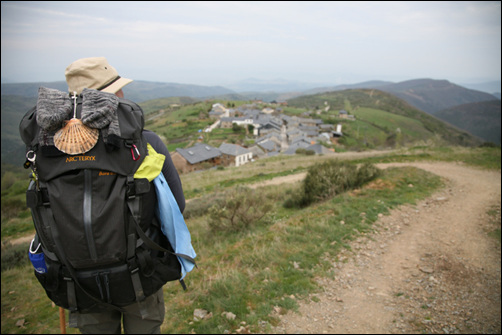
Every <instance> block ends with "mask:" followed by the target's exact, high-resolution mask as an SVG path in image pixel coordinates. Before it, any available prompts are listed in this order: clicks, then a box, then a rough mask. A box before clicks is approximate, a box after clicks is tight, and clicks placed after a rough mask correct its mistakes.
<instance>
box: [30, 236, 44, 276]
mask: <svg viewBox="0 0 502 335" xmlns="http://www.w3.org/2000/svg"><path fill="white" fill-rule="evenodd" d="M28 255H29V257H30V261H31V264H33V267H34V268H35V271H37V272H38V273H46V272H47V265H46V264H45V255H44V253H43V252H42V248H41V244H40V242H38V241H37V242H36V241H35V238H34V239H33V240H32V241H31V243H30V249H29V253H28Z"/></svg>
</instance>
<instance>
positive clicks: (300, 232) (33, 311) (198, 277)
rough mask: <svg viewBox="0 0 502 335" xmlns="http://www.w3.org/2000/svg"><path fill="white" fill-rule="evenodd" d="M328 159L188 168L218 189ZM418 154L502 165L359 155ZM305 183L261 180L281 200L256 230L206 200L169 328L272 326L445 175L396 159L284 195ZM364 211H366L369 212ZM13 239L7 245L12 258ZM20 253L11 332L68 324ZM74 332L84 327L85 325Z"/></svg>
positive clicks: (8, 275)
mask: <svg viewBox="0 0 502 335" xmlns="http://www.w3.org/2000/svg"><path fill="white" fill-rule="evenodd" d="M327 159H328V157H327V156H317V157H305V156H298V157H297V156H291V157H282V158H281V157H274V158H271V159H267V160H263V161H262V160H260V161H257V162H255V163H253V164H251V165H249V166H243V167H242V168H238V169H237V168H225V169H224V170H208V171H204V172H198V173H192V174H188V175H182V177H181V178H182V182H183V186H184V188H185V191H186V192H187V193H188V194H190V195H191V196H190V197H194V198H195V197H197V196H201V195H203V196H204V197H206V199H210V198H211V197H212V196H214V195H215V194H216V192H218V191H223V190H225V189H228V188H232V187H235V186H236V185H239V184H241V183H244V184H249V183H252V182H256V181H261V180H265V179H268V178H272V177H273V176H279V175H287V174H294V173H299V172H301V171H306V170H307V168H308V167H309V166H311V165H312V164H315V163H319V162H322V161H325V160H327ZM414 160H447V161H455V162H459V161H461V162H464V163H466V164H470V165H476V166H481V167H483V168H490V169H493V168H495V169H500V149H493V148H491V149H490V148H483V149H466V150H464V149H460V148H424V147H416V148H413V149H411V150H408V151H404V150H403V151H400V152H397V153H393V154H386V155H381V156H379V157H373V158H366V159H363V160H358V161H354V163H362V162H371V163H378V162H390V161H402V162H406V161H414ZM497 160H498V163H497ZM408 184H413V185H414V187H413V188H410V187H408ZM300 187H301V183H295V184H290V185H285V187H284V188H283V187H277V186H268V187H262V188H260V192H261V194H262V198H263V199H264V201H271V202H272V203H273V204H274V206H273V209H272V211H271V212H270V213H269V214H268V215H267V217H266V218H265V219H264V220H263V221H262V222H260V223H259V224H256V225H253V226H251V227H249V228H248V229H246V230H241V231H238V232H221V231H216V232H215V231H211V230H210V227H209V225H208V219H207V216H206V215H205V214H204V211H203V210H202V211H201V212H200V213H198V214H197V215H193V216H191V217H190V218H189V219H187V220H186V221H187V225H188V226H189V228H190V232H191V235H192V241H193V246H194V248H195V250H196V251H197V254H198V257H197V260H198V267H199V268H198V269H194V270H193V271H192V272H191V273H190V274H189V275H188V276H187V279H186V282H187V285H188V290H187V291H183V290H182V289H181V288H180V285H179V284H178V283H176V282H171V283H168V284H166V285H165V286H164V299H165V301H166V320H165V322H164V324H163V327H162V332H164V333H190V332H192V331H193V332H195V333H223V332H225V331H227V330H228V331H230V332H234V331H235V330H236V329H238V328H239V327H240V326H241V322H246V325H248V326H249V330H250V331H252V332H260V331H263V332H267V331H269V330H270V329H269V328H268V327H270V326H272V325H275V324H277V323H278V321H279V319H278V316H277V312H278V311H279V312H280V313H284V312H286V311H288V310H296V309H297V307H298V305H297V301H298V299H307V298H308V296H309V294H310V293H315V292H319V291H320V288H319V287H318V285H317V283H316V280H315V278H316V277H322V276H332V275H333V273H332V268H331V264H330V262H328V261H327V257H328V256H329V257H336V255H337V253H338V252H339V251H340V250H341V249H342V248H346V247H347V242H348V241H350V240H352V239H354V238H356V237H357V236H358V235H359V234H361V233H365V232H370V231H371V230H372V224H373V223H374V222H375V221H376V220H377V218H378V215H379V214H384V215H385V214H387V213H388V212H389V211H390V210H392V209H393V208H396V207H398V206H400V205H402V204H409V203H411V204H413V203H415V202H417V201H418V200H419V199H423V198H425V197H427V196H428V195H430V194H431V193H432V192H434V191H435V190H437V189H438V188H440V187H442V181H441V179H440V178H439V177H437V176H435V175H433V174H430V173H427V172H425V171H423V170H420V169H416V168H412V167H405V168H388V169H386V170H384V171H383V173H382V175H381V176H380V177H379V179H377V180H376V181H374V182H371V183H369V184H367V185H365V186H363V187H361V188H360V189H358V190H355V191H350V192H345V193H342V194H339V195H337V196H335V197H333V198H330V199H327V200H325V201H322V202H319V203H315V204H312V205H311V206H308V207H306V208H302V209H298V208H293V209H286V208H284V207H283V206H282V202H283V201H281V200H280V199H285V197H286V195H287V194H291V193H292V192H295V191H298V190H299V189H300ZM192 201H194V202H195V201H197V200H192ZM2 207H3V206H2ZM497 210H498V213H500V209H499V208H498V209H496V208H494V209H491V210H490V212H489V215H491V217H494V218H496V217H497V216H496V215H497ZM363 212H364V213H366V214H365V215H361V213H363ZM490 213H491V214H490ZM498 215H499V217H500V214H498ZM15 220H18V222H22V220H25V221H26V224H27V223H28V222H29V220H30V219H29V217H25V218H24V219H23V218H20V217H12V218H9V219H8V220H5V221H4V219H3V218H2V242H3V241H4V240H5V238H7V237H13V236H17V234H19V232H15V231H11V230H10V229H5V230H4V226H5V227H9V226H11V227H12V226H15V225H16V224H15V223H14V222H15ZM342 221H343V224H342V223H341V222H342ZM499 236H500V230H499ZM2 244H3V243H2ZM22 248H23V247H22ZM22 248H21V250H22ZM24 248H25V250H26V249H27V248H28V245H27V244H26V245H25V246H24ZM9 249H10V248H9V247H8V246H7V247H5V248H4V247H2V265H3V263H4V255H7V252H6V250H9ZM20 263H21V264H20V265H19V266H16V267H13V268H10V269H6V270H3V271H2V333H58V332H59V328H58V327H59V325H58V308H56V307H53V306H52V304H51V302H50V300H49V299H48V298H47V297H46V296H45V293H44V291H43V289H42V288H41V287H40V285H39V284H38V282H37V280H36V278H35V277H34V275H33V270H32V268H31V265H30V264H29V263H27V262H25V263H23V262H20ZM196 308H202V309H205V310H207V311H209V312H211V313H212V317H211V318H209V319H207V320H202V321H194V320H193V311H194V309H196ZM223 312H232V313H234V314H235V315H236V316H237V317H236V319H235V320H228V319H227V318H226V317H224V316H222V313H223ZM21 319H24V320H25V323H24V326H23V327H18V326H16V325H15V324H16V322H17V321H18V320H21ZM267 329H268V330H267ZM68 332H69V333H77V331H76V330H75V329H68Z"/></svg>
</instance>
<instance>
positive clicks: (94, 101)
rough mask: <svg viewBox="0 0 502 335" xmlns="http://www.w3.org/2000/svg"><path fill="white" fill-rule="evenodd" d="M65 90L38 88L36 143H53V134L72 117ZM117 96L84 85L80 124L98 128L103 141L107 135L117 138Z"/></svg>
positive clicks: (71, 104) (68, 98) (70, 104)
mask: <svg viewBox="0 0 502 335" xmlns="http://www.w3.org/2000/svg"><path fill="white" fill-rule="evenodd" d="M72 102H73V101H72V99H71V97H70V96H69V95H68V93H65V92H61V91H59V90H56V89H52V88H46V87H40V88H39V90H38V101H37V123H38V125H39V126H40V128H41V129H40V133H39V138H38V139H39V143H40V145H43V146H47V145H54V141H53V137H54V134H55V133H56V132H57V131H58V130H59V129H61V128H62V127H63V126H64V121H65V120H69V119H71V118H72V117H73V103H72ZM118 105H119V99H118V97H117V96H116V95H115V94H112V93H105V92H100V91H97V90H93V89H87V88H85V89H84V90H83V91H82V111H81V116H82V123H83V124H85V125H86V126H88V127H91V128H97V129H101V130H102V135H103V140H104V141H105V143H106V142H107V138H108V135H111V134H113V135H116V136H118V137H120V134H121V133H120V126H119V121H118V116H117V108H118Z"/></svg>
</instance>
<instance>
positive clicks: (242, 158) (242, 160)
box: [235, 152, 253, 166]
mask: <svg viewBox="0 0 502 335" xmlns="http://www.w3.org/2000/svg"><path fill="white" fill-rule="evenodd" d="M252 158H253V154H252V153H251V152H249V153H247V154H244V155H239V156H237V157H235V166H241V165H244V164H246V163H249V162H250V161H251V159H252Z"/></svg>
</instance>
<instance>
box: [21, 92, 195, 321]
mask: <svg viewBox="0 0 502 335" xmlns="http://www.w3.org/2000/svg"><path fill="white" fill-rule="evenodd" d="M72 113H73V116H74V118H75V117H76V118H78V119H81V120H82V121H83V123H84V124H86V125H89V127H92V128H95V129H99V138H98V140H97V142H96V143H95V144H94V146H93V147H92V149H90V150H89V151H87V152H83V153H79V154H66V153H64V152H62V151H61V150H59V149H58V148H57V147H56V146H55V140H54V138H55V136H56V134H57V131H58V130H59V129H60V128H61V127H62V124H63V123H64V121H65V120H68V119H69V118H70V117H71V114H72ZM143 127H144V115H143V111H142V109H141V108H140V107H139V106H138V105H137V104H135V103H134V102H132V101H129V100H126V99H119V98H117V97H116V96H115V95H113V94H109V93H103V92H99V91H96V90H90V89H84V90H83V92H82V93H81V94H80V95H79V96H76V95H74V96H73V97H71V98H70V96H69V95H68V93H64V92H60V91H58V90H54V89H48V88H44V87H40V89H39V98H38V101H37V106H35V107H33V108H32V109H31V110H29V111H28V112H27V113H26V115H25V116H24V117H23V119H22V120H21V123H20V126H19V130H20V134H21V138H22V139H23V142H24V143H25V144H26V158H27V160H26V163H25V168H31V169H32V170H33V173H32V180H31V182H30V185H29V187H28V190H27V192H26V202H27V205H28V207H29V208H30V210H31V213H32V218H33V222H34V226H35V230H36V236H35V238H34V240H33V241H32V245H30V252H29V257H30V260H32V262H33V264H34V265H35V270H34V271H35V276H36V278H37V279H38V281H39V282H40V284H41V285H42V287H43V288H44V289H45V291H46V293H47V296H48V297H49V298H50V299H51V300H52V301H53V302H54V303H55V304H56V305H58V306H60V307H63V308H66V309H69V310H70V311H79V312H81V313H86V312H91V311H92V312H96V311H99V310H102V309H103V310H109V309H115V310H119V311H122V307H124V306H127V305H130V304H132V303H134V302H139V303H140V302H142V301H143V300H144V299H145V298H146V297H148V296H149V295H151V294H153V293H155V292H157V291H158V290H159V289H160V288H161V287H162V286H163V285H164V284H165V283H166V282H168V281H173V280H180V279H181V265H180V261H179V258H178V257H183V258H184V259H189V260H190V261H191V262H193V259H192V258H191V257H189V256H186V255H183V254H179V253H175V252H174V251H173V248H172V247H171V244H170V243H169V240H168V239H167V238H166V236H165V235H164V234H162V231H161V229H160V225H161V223H159V221H158V220H157V218H156V216H155V214H154V213H155V204H156V202H157V195H156V192H155V188H154V187H153V186H152V185H153V183H152V182H151V181H149V180H148V179H146V178H140V179H138V178H135V173H136V172H137V171H138V169H139V168H140V166H141V165H142V164H143V163H144V162H145V157H147V155H148V149H147V143H146V141H145V139H144V137H143V135H142V131H143ZM194 264H195V262H194ZM180 282H181V284H182V285H183V288H184V289H186V287H185V285H184V283H183V281H182V280H181V281H180ZM140 306H141V305H140ZM141 310H143V309H141Z"/></svg>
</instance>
